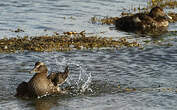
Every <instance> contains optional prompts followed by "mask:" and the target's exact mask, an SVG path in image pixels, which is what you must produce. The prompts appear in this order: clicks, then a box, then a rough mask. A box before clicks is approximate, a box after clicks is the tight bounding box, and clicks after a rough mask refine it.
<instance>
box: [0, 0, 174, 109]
mask: <svg viewBox="0 0 177 110" xmlns="http://www.w3.org/2000/svg"><path fill="white" fill-rule="evenodd" d="M139 4H140V5H141V7H144V6H146V0H73V1H71V0H68V1H65V0H1V1H0V9H1V13H0V15H1V17H0V25H1V27H0V33H1V36H0V37H1V38H3V37H16V36H17V35H18V36H24V35H32V36H36V35H45V34H52V33H53V32H59V33H62V32H65V31H77V32H80V31H83V30H86V32H87V33H93V35H100V36H112V37H115V38H117V37H122V36H127V35H129V36H130V37H132V38H133V39H134V40H137V41H138V42H141V40H144V39H145V40H149V39H150V43H148V44H147V45H146V44H145V45H143V46H144V48H143V49H141V48H122V49H119V50H116V49H115V50H110V49H102V50H91V51H90V50H88V51H86V50H83V51H77V50H75V51H71V52H50V53H47V52H46V53H45V52H44V53H40V52H23V53H14V54H0V110H1V109H2V110H11V109H12V110H22V109H23V110H33V109H37V110H59V109H60V110H176V102H177V39H176V37H177V36H176V35H177V33H176V31H177V23H173V24H170V26H169V29H168V30H169V32H168V33H166V34H164V35H162V36H160V38H159V39H151V38H150V37H148V38H142V37H137V35H134V34H132V33H126V32H120V31H116V30H110V27H112V26H110V25H100V24H92V23H91V22H90V18H91V17H93V16H97V17H105V16H119V15H120V13H121V12H122V11H123V8H128V9H129V8H131V7H138V6H139ZM168 10H169V9H167V10H165V11H168ZM171 11H176V9H173V10H171ZM71 17H72V18H71ZM17 28H21V29H23V30H24V31H25V32H21V33H14V32H11V31H10V30H9V29H12V30H15V29H17ZM46 29H47V31H44V30H46ZM101 32H104V34H103V33H101ZM162 39H163V40H162ZM154 41H156V43H153V42H154ZM169 43H170V45H168V44H169ZM171 44H172V45H171ZM36 61H42V62H44V63H46V65H47V66H48V68H49V72H52V71H63V70H64V68H65V66H66V65H68V66H69V68H70V76H69V78H68V79H67V82H65V83H64V84H63V85H62V88H70V89H69V93H68V94H65V95H59V96H48V97H44V98H40V99H31V100H24V99H20V98H16V97H14V94H15V93H16V90H15V89H16V87H17V86H18V84H19V83H21V82H22V81H28V80H29V79H30V78H31V77H32V75H31V74H28V72H29V71H30V70H31V69H32V68H33V66H34V64H35V62H36ZM126 88H130V89H135V90H133V91H131V90H127V89H126Z"/></svg>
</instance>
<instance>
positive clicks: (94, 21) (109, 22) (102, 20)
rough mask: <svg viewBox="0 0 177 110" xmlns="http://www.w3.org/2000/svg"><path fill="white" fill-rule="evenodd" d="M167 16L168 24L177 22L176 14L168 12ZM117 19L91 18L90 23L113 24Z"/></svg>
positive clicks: (124, 14)
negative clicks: (169, 18) (168, 17)
mask: <svg viewBox="0 0 177 110" xmlns="http://www.w3.org/2000/svg"><path fill="white" fill-rule="evenodd" d="M131 15H134V14H132V13H124V12H123V13H122V14H121V16H131ZM168 15H169V16H171V17H172V20H169V22H171V23H174V22H177V13H173V12H170V13H168ZM118 19H119V18H118V17H105V18H101V19H99V18H97V17H92V18H91V22H92V23H101V24H108V25H110V24H115V20H118Z"/></svg>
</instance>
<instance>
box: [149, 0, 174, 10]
mask: <svg viewBox="0 0 177 110" xmlns="http://www.w3.org/2000/svg"><path fill="white" fill-rule="evenodd" d="M147 4H148V7H149V8H152V7H154V6H160V7H163V8H164V7H168V8H176V7H177V1H176V0H149V1H148V3H147Z"/></svg>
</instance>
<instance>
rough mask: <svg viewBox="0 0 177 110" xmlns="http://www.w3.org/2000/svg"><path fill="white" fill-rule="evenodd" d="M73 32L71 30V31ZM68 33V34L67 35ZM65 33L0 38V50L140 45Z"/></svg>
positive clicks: (66, 49)
mask: <svg viewBox="0 0 177 110" xmlns="http://www.w3.org/2000/svg"><path fill="white" fill-rule="evenodd" d="M72 33H73V32H72ZM67 34H69V35H67ZM70 34H71V33H69V32H68V33H66V34H63V35H52V36H36V37H28V36H25V37H16V38H9V39H7V38H4V39H0V52H1V53H2V52H7V53H9V52H16V51H20V52H23V51H25V50H28V51H36V52H51V51H70V50H73V49H78V50H80V49H99V48H105V47H106V48H107V47H108V48H121V47H125V46H126V47H140V44H139V43H137V42H128V41H127V39H126V38H121V39H119V40H113V39H112V38H107V37H104V38H102V37H97V36H89V37H86V35H85V34H84V31H83V32H80V33H74V35H70Z"/></svg>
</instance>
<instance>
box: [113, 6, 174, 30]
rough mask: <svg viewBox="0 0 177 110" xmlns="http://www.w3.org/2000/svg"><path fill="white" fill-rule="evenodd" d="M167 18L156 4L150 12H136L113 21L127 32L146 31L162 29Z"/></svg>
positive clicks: (166, 23) (118, 27)
mask: <svg viewBox="0 0 177 110" xmlns="http://www.w3.org/2000/svg"><path fill="white" fill-rule="evenodd" d="M168 19H172V18H171V17H170V16H168V15H166V14H165V13H164V11H163V9H162V8H160V7H158V6H156V7H154V8H152V9H151V11H150V13H148V14H145V13H137V14H134V15H132V16H125V17H122V18H120V19H118V20H116V21H115V26H116V28H117V29H119V30H124V31H129V32H140V33H146V32H149V31H152V30H157V31H160V30H164V29H167V27H168Z"/></svg>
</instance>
